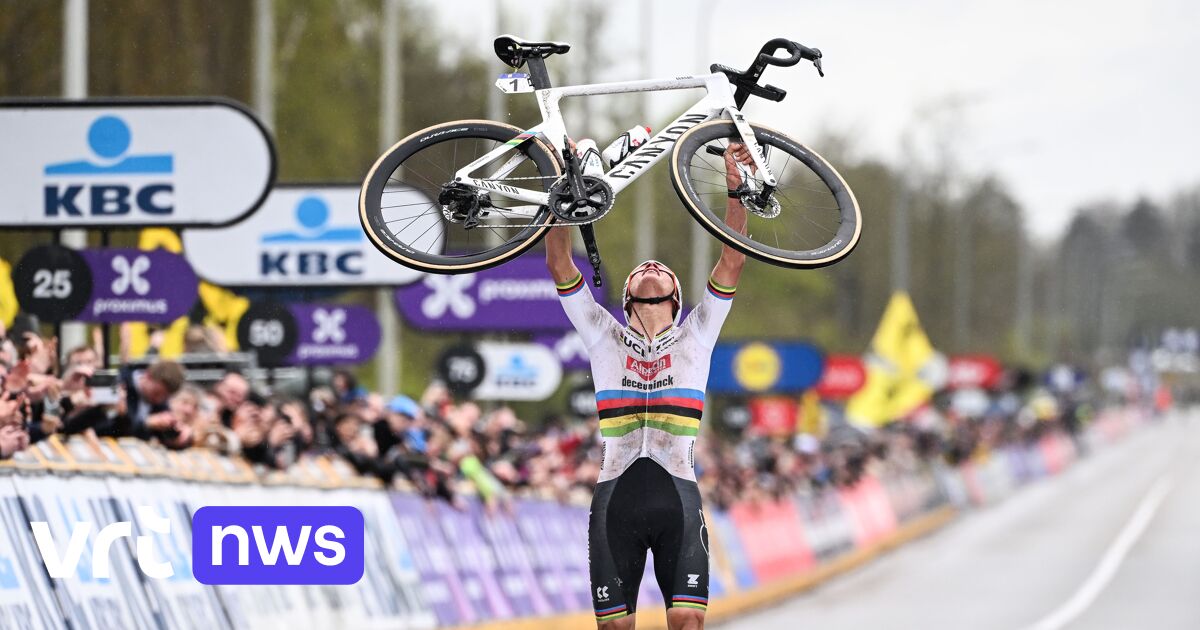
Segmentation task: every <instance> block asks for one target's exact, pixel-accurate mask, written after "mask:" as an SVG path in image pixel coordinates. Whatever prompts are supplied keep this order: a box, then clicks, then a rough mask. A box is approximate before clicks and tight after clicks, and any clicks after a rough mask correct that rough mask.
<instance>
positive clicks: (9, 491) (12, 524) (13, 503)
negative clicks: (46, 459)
mask: <svg viewBox="0 0 1200 630" xmlns="http://www.w3.org/2000/svg"><path fill="white" fill-rule="evenodd" d="M41 565H42V559H41V557H40V556H39V555H38V552H37V549H36V548H35V547H34V545H33V538H32V537H31V536H30V535H29V520H28V519H27V518H25V513H24V511H23V510H22V508H21V500H20V498H18V496H17V489H16V487H14V486H13V483H12V481H11V480H10V479H9V478H7V477H0V628H29V629H31V630H50V629H52V628H58V627H59V626H61V625H62V616H61V615H60V614H59V612H58V607H57V605H56V604H55V601H54V593H53V589H52V588H51V586H50V582H49V580H48V579H47V577H46V571H45V569H43V568H42V566H41Z"/></svg>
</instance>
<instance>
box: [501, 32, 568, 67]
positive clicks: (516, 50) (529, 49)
mask: <svg viewBox="0 0 1200 630" xmlns="http://www.w3.org/2000/svg"><path fill="white" fill-rule="evenodd" d="M495 45H496V56H497V57H499V58H500V61H503V62H504V63H506V64H508V65H509V66H512V67H513V68H520V67H521V66H523V65H525V61H526V60H527V59H533V58H537V59H545V58H546V57H549V56H550V55H561V54H563V53H565V52H567V51H569V50H571V45H570V44H564V43H562V42H531V41H526V40H524V39H521V38H520V37H514V36H512V35H501V36H500V37H497V38H496V42H495Z"/></svg>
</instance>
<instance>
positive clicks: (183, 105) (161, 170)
mask: <svg viewBox="0 0 1200 630" xmlns="http://www.w3.org/2000/svg"><path fill="white" fill-rule="evenodd" d="M0 138H3V142H0V199H4V207H5V211H4V212H3V213H2V214H0V225H5V226H14V227H15V226H20V227H24V228H29V227H52V228H62V227H86V228H103V227H134V226H148V225H169V226H215V225H225V224H229V223H233V222H235V221H238V220H239V219H242V218H244V217H245V216H246V215H248V214H249V213H251V212H253V211H254V209H255V208H257V207H258V205H259V204H260V203H262V201H263V199H265V198H266V195H267V191H268V190H270V188H271V184H272V183H273V182H274V179H275V149H274V146H273V145H272V143H271V138H270V136H269V135H268V133H267V131H266V129H265V128H263V126H262V123H260V122H259V121H258V119H256V118H255V117H254V116H253V115H252V114H250V112H249V111H248V110H246V109H245V108H244V107H243V106H241V105H240V104H237V103H235V102H233V101H226V100H221V99H169V100H162V99H98V100H85V101H58V100H45V101H0Z"/></svg>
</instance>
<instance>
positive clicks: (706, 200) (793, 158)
mask: <svg viewBox="0 0 1200 630" xmlns="http://www.w3.org/2000/svg"><path fill="white" fill-rule="evenodd" d="M751 129H753V131H754V137H755V138H756V139H757V140H758V143H759V145H761V146H762V149H763V154H764V156H765V157H766V163H767V167H768V168H769V169H770V171H771V173H772V174H773V175H774V176H775V179H776V180H777V182H778V185H777V186H776V189H775V191H774V193H772V196H771V198H772V203H771V204H769V205H767V206H766V207H763V208H750V209H749V210H748V213H747V230H746V234H742V233H740V232H738V231H736V230H734V229H733V228H731V227H729V226H728V225H726V224H725V209H726V207H727V204H728V201H729V198H728V195H727V189H726V184H725V161H724V159H723V158H722V157H721V156H719V155H713V154H712V153H713V152H717V151H719V152H724V150H725V149H726V148H727V147H728V146H729V143H730V142H740V141H741V135H740V134H739V133H738V131H737V128H736V127H735V126H734V125H733V123H732V122H730V121H728V120H714V121H710V122H706V123H703V124H700V125H696V126H695V127H692V128H691V129H690V130H688V131H687V133H685V134H683V135H682V136H681V137H680V138H679V141H678V142H677V143H675V150H674V153H673V154H672V156H671V183H672V184H673V185H674V186H675V192H676V193H678V194H679V198H680V199H681V200H682V201H683V204H684V206H685V207H686V208H687V210H688V212H690V213H691V214H692V216H693V217H695V219H696V220H697V221H699V222H700V224H701V225H703V226H704V228H705V229H706V230H708V231H709V232H710V233H711V234H712V235H713V236H715V237H717V238H718V239H720V240H721V241H722V242H724V243H725V244H727V245H729V246H730V247H733V248H734V249H736V250H738V251H741V252H742V253H744V254H746V255H747V256H751V257H753V258H756V259H758V260H761V261H763V262H767V263H771V264H773V265H777V266H780V267H790V268H796V269H805V268H813V267H824V266H826V265H831V264H833V263H835V262H837V261H839V260H841V259H842V258H845V257H846V256H847V255H849V254H850V251H851V250H853V249H854V247H855V245H857V244H858V240H859V236H860V234H861V232H862V213H861V211H860V210H859V207H858V201H857V200H855V198H854V193H853V192H851V191H850V187H849V186H847V185H846V181H845V180H843V179H842V176H841V175H839V174H838V172H837V171H836V170H834V168H833V167H832V166H830V165H829V162H826V161H825V159H824V158H822V157H821V156H819V155H817V154H816V153H815V152H813V151H812V150H811V149H809V148H808V147H805V146H804V145H802V144H800V143H799V142H796V141H795V140H792V139H791V138H789V137H787V136H785V135H784V134H782V133H780V132H778V131H775V130H773V129H769V128H767V127H763V126H761V125H751ZM710 149H711V151H710ZM755 176H756V177H759V178H761V174H758V173H756V175H755ZM761 184H762V182H761V179H760V180H759V181H758V182H757V185H758V186H759V187H760V188H759V189H761Z"/></svg>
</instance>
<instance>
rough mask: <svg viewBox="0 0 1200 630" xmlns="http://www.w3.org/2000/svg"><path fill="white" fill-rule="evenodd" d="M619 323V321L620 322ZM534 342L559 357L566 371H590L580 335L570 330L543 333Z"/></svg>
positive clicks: (585, 348) (586, 353)
mask: <svg viewBox="0 0 1200 630" xmlns="http://www.w3.org/2000/svg"><path fill="white" fill-rule="evenodd" d="M618 321H619V320H618ZM533 340H534V341H535V342H537V343H539V344H541V345H543V346H546V347H547V348H550V351H551V352H553V353H554V356H556V357H558V361H559V363H562V369H564V370H590V369H591V367H592V364H591V361H590V360H589V359H588V351H587V346H586V345H584V343H583V339H582V338H580V336H579V333H577V332H575V331H574V330H568V331H566V332H563V333H541V334H538V335H535V336H534V338H533Z"/></svg>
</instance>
